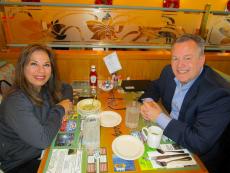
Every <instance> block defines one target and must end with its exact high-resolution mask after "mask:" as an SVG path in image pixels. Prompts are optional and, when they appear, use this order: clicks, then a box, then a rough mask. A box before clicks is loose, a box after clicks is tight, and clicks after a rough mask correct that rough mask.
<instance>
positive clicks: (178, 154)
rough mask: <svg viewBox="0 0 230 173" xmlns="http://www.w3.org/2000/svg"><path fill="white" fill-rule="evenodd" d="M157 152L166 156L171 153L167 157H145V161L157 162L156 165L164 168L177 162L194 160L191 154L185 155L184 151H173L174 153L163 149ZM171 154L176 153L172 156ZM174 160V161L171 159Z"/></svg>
mask: <svg viewBox="0 0 230 173" xmlns="http://www.w3.org/2000/svg"><path fill="white" fill-rule="evenodd" d="M157 151H158V152H159V153H160V154H165V153H169V154H166V155H158V156H154V157H151V158H147V157H145V158H144V159H145V160H150V159H151V160H155V161H156V163H157V164H158V165H160V166H162V167H166V166H167V164H168V163H171V162H177V161H190V160H192V157H191V156H190V154H189V153H185V152H184V150H172V151H163V150H161V149H157ZM170 153H175V154H170ZM171 158H172V159H171ZM164 159H170V160H167V161H166V160H164Z"/></svg>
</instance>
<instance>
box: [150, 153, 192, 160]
mask: <svg viewBox="0 0 230 173" xmlns="http://www.w3.org/2000/svg"><path fill="white" fill-rule="evenodd" d="M189 155H190V154H189V153H183V154H171V155H164V156H154V157H152V158H151V159H154V160H161V159H167V158H171V157H184V156H189Z"/></svg>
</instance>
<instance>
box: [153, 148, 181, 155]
mask: <svg viewBox="0 0 230 173" xmlns="http://www.w3.org/2000/svg"><path fill="white" fill-rule="evenodd" d="M156 150H157V152H158V153H161V154H164V153H166V152H172V153H184V150H178V151H174V150H172V151H164V150H162V149H160V148H157V149H156Z"/></svg>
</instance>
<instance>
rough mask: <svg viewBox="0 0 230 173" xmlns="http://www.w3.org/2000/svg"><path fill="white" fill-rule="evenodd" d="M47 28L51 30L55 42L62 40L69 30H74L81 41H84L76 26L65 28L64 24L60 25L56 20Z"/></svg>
mask: <svg viewBox="0 0 230 173" xmlns="http://www.w3.org/2000/svg"><path fill="white" fill-rule="evenodd" d="M49 27H50V28H51V33H52V34H53V35H54V36H55V37H54V38H55V39H57V40H64V39H65V38H66V36H67V34H66V32H67V31H68V30H69V29H70V28H74V29H76V31H78V32H79V33H80V37H81V40H84V38H83V36H82V33H81V29H80V28H79V27H77V26H67V25H65V24H62V23H60V22H59V20H58V19H57V20H55V21H51V24H50V25H49Z"/></svg>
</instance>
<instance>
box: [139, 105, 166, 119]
mask: <svg viewBox="0 0 230 173" xmlns="http://www.w3.org/2000/svg"><path fill="white" fill-rule="evenodd" d="M162 112H163V111H162V109H161V107H160V106H159V105H158V104H157V103H156V102H154V101H146V102H144V104H143V105H142V106H141V114H142V116H143V118H144V119H145V120H148V121H151V122H154V121H156V119H157V118H158V116H159V115H160V113H162Z"/></svg>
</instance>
